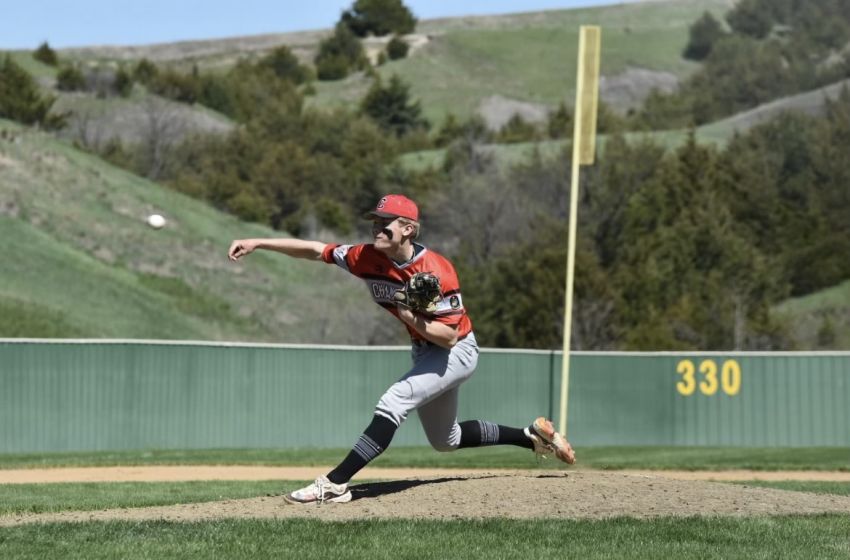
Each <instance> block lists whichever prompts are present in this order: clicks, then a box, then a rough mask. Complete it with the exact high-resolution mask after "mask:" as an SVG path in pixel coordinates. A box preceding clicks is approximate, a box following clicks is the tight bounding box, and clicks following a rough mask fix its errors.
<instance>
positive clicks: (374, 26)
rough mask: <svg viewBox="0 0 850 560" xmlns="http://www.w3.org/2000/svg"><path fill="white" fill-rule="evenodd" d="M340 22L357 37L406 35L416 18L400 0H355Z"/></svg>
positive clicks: (414, 23)
mask: <svg viewBox="0 0 850 560" xmlns="http://www.w3.org/2000/svg"><path fill="white" fill-rule="evenodd" d="M341 23H344V24H345V25H346V26H347V27H348V28H349V29H351V31H352V32H353V33H354V34H355V35H357V36H358V37H366V36H367V35H370V34H371V35H376V36H378V37H381V36H383V35H389V34H390V33H395V34H397V35H406V34H408V33H413V30H414V29H416V18H415V17H413V14H412V13H411V12H410V10H409V9H408V8H407V6H405V5H404V3H403V2H402V1H401V0H356V1H355V2H354V4H353V5H352V6H351V9H350V10H347V11H345V12H343V14H342V19H341Z"/></svg>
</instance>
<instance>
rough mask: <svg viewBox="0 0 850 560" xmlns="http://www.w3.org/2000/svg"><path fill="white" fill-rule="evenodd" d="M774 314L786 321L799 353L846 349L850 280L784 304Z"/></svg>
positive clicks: (848, 346) (849, 328)
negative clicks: (800, 350)
mask: <svg viewBox="0 0 850 560" xmlns="http://www.w3.org/2000/svg"><path fill="white" fill-rule="evenodd" d="M774 311H775V312H777V313H778V314H779V315H780V316H782V317H785V318H786V319H788V322H789V324H790V325H792V333H793V335H794V338H795V339H796V340H797V341H798V342H799V345H800V349H803V350H820V349H830V350H835V349H845V350H846V349H850V280H848V281H846V282H844V283H842V284H839V285H838V286H833V287H831V288H827V289H825V290H821V291H819V292H817V293H814V294H810V295H807V296H804V297H800V298H793V299H789V300H787V301H784V302H782V304H780V305H778V306H776V308H775V309H774Z"/></svg>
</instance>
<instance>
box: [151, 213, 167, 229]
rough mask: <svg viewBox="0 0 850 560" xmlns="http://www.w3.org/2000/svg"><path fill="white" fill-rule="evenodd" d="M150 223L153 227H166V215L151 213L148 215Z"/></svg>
mask: <svg viewBox="0 0 850 560" xmlns="http://www.w3.org/2000/svg"><path fill="white" fill-rule="evenodd" d="M148 225H149V226H150V227H152V228H153V229H161V228H163V227H165V217H164V216H162V215H160V214H151V215H150V216H148Z"/></svg>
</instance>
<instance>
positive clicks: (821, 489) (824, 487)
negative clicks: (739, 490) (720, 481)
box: [734, 480, 850, 496]
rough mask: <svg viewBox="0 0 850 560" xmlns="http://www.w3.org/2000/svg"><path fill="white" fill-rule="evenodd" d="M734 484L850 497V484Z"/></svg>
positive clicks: (777, 482) (783, 482)
mask: <svg viewBox="0 0 850 560" xmlns="http://www.w3.org/2000/svg"><path fill="white" fill-rule="evenodd" d="M734 484H746V485H747V486H761V487H763V488H775V489H777V490H791V491H793V492H811V493H814V494H834V495H837V496H850V482H824V481H820V480H771V481H767V480H746V481H736V482H734Z"/></svg>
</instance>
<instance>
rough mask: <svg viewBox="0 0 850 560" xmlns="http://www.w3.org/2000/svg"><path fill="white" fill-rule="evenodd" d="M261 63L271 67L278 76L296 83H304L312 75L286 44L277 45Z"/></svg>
mask: <svg viewBox="0 0 850 560" xmlns="http://www.w3.org/2000/svg"><path fill="white" fill-rule="evenodd" d="M260 65H261V66H266V67H268V68H270V69H271V70H272V71H273V72H274V74H275V76H277V77H278V78H281V79H284V80H290V81H292V83H294V84H301V83H304V82H305V81H307V79H308V78H309V75H310V74H309V71H308V70H307V68H305V67H304V66H302V65H301V63H300V62H298V58H296V56H295V55H294V54H292V51H291V50H290V49H289V47H287V46H286V45H282V46H280V47H277V48H276V49H274V50H273V51H272V52H270V53H269V54H267V55H266V56H264V57H263V58H262V59H261V60H260Z"/></svg>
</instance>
